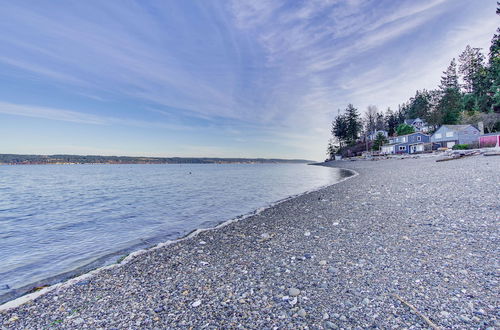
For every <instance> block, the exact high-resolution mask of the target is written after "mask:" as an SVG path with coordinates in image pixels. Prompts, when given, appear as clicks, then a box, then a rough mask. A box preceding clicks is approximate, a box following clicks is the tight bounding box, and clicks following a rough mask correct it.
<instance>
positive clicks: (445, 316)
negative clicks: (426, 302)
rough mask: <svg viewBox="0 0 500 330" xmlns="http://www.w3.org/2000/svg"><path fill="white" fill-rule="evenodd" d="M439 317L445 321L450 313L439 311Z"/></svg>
mask: <svg viewBox="0 0 500 330" xmlns="http://www.w3.org/2000/svg"><path fill="white" fill-rule="evenodd" d="M439 315H441V316H442V317H444V318H445V319H447V318H448V317H450V313H448V312H447V311H441V312H440V313H439Z"/></svg>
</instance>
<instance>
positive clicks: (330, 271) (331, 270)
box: [328, 267, 337, 274]
mask: <svg viewBox="0 0 500 330" xmlns="http://www.w3.org/2000/svg"><path fill="white" fill-rule="evenodd" d="M328 272H329V273H332V274H335V273H337V269H335V268H334V267H328Z"/></svg>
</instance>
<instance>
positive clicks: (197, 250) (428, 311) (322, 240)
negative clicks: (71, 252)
mask: <svg viewBox="0 0 500 330" xmlns="http://www.w3.org/2000/svg"><path fill="white" fill-rule="evenodd" d="M326 165H327V166H333V167H342V168H348V169H353V170H355V171H356V172H357V173H359V175H357V176H355V177H352V178H350V179H347V180H345V181H343V182H341V183H338V184H335V185H333V186H330V187H327V188H324V189H322V190H319V191H316V192H312V193H308V194H305V195H301V196H299V197H296V198H293V199H289V200H287V201H284V202H282V203H280V204H278V205H276V206H274V207H271V208H269V209H266V210H264V211H263V212H261V213H259V214H257V215H254V216H251V217H249V218H246V219H244V220H242V221H238V222H234V223H231V224H229V225H227V226H224V227H222V228H219V229H216V230H212V231H206V232H202V233H200V234H199V235H197V236H195V237H193V238H190V239H186V240H182V241H179V242H176V243H174V244H172V245H169V246H165V247H162V248H159V249H155V250H151V251H148V252H146V253H144V254H142V255H140V256H138V257H135V258H133V259H131V260H130V261H129V262H128V263H126V264H124V265H123V266H120V267H114V268H109V269H104V270H102V271H100V272H98V273H97V274H96V275H94V276H92V277H89V278H86V279H82V280H81V281H79V282H77V283H76V284H73V285H70V286H66V287H64V286H62V287H60V288H58V289H55V290H52V291H50V292H48V293H46V294H44V295H42V296H40V297H39V298H37V299H36V300H34V301H30V302H28V303H26V304H23V305H21V306H19V307H16V308H13V309H9V310H6V311H2V312H0V325H1V326H2V328H5V329H10V328H16V329H18V328H30V329H41V328H46V327H56V328H77V329H85V328H92V329H95V328H106V329H111V328H134V329H149V328H254V329H269V328H280V329H281V328H290V329H297V328H313V329H321V328H326V329H329V328H331V329H335V328H347V329H349V328H369V327H374V328H410V329H411V328H430V327H432V326H433V325H434V326H436V327H439V328H491V329H495V328H497V329H498V328H500V308H499V307H500V304H499V300H500V290H499V288H500V285H499V275H500V272H499V267H500V265H499V259H500V258H499V257H500V251H499V250H500V249H499V247H500V231H499V228H500V227H499V221H500V157H484V156H476V157H468V158H464V159H459V160H453V161H448V162H440V163H437V162H435V158H422V159H404V160H382V161H339V162H331V163H328V164H326Z"/></svg>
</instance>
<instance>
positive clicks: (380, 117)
mask: <svg viewBox="0 0 500 330" xmlns="http://www.w3.org/2000/svg"><path fill="white" fill-rule="evenodd" d="M385 129H386V126H385V118H384V114H383V113H382V112H377V114H376V115H375V130H377V131H379V130H385Z"/></svg>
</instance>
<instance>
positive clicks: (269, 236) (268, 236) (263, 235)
mask: <svg viewBox="0 0 500 330" xmlns="http://www.w3.org/2000/svg"><path fill="white" fill-rule="evenodd" d="M260 237H261V238H262V239H263V240H267V239H270V238H271V235H269V234H268V233H264V234H262V235H260Z"/></svg>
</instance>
